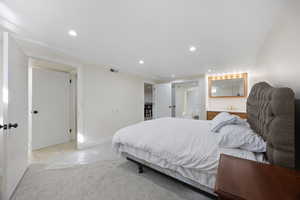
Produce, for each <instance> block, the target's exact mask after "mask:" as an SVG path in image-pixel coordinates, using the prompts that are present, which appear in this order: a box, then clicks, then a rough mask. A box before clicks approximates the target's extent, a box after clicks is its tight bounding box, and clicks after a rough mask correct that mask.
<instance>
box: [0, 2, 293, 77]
mask: <svg viewBox="0 0 300 200" xmlns="http://www.w3.org/2000/svg"><path fill="white" fill-rule="evenodd" d="M3 2H4V3H5V4H3V3H0V14H1V16H2V17H3V18H6V20H7V21H9V22H10V23H11V24H13V25H16V26H15V27H17V28H15V30H13V31H15V32H17V34H18V37H19V38H22V39H24V38H25V39H26V40H22V42H21V44H22V45H23V46H24V49H25V50H26V51H28V54H30V55H33V56H35V57H51V56H52V57H57V60H59V59H62V60H63V59H65V60H67V59H70V60H72V59H74V58H75V59H74V60H73V62H74V63H76V62H77V60H78V62H79V61H81V62H83V63H89V64H99V65H100V64H101V65H103V64H104V65H111V66H114V67H116V68H118V69H120V70H123V71H128V72H133V73H138V74H143V75H147V76H148V77H153V76H155V77H157V78H158V79H166V78H170V77H171V75H172V74H175V75H176V77H181V76H191V75H195V74H202V73H205V72H207V70H208V69H214V70H217V71H219V70H224V69H227V68H230V69H234V68H236V69H241V68H247V67H249V66H253V65H254V64H255V60H256V54H257V52H258V50H259V48H260V46H261V44H262V43H263V41H264V39H265V36H266V34H267V33H268V31H269V30H270V28H271V26H272V24H273V22H274V20H276V16H277V15H278V13H279V12H280V9H281V8H282V7H283V6H284V4H285V3H287V2H288V0H276V1H274V0H130V1H129V0H26V1H24V0H4V1H3ZM0 22H1V21H0ZM2 24H3V23H2ZM10 29H12V28H10ZM69 29H74V30H76V31H77V33H78V37H76V38H72V37H70V36H69V35H68V30H69ZM31 40H33V41H35V42H34V43H31ZM190 45H194V46H196V47H197V51H196V52H194V53H191V52H189V51H188V49H189V46H190ZM140 59H143V60H144V61H145V64H144V65H140V64H138V61H139V60H140Z"/></svg>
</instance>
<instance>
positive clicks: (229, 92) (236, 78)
mask: <svg viewBox="0 0 300 200" xmlns="http://www.w3.org/2000/svg"><path fill="white" fill-rule="evenodd" d="M209 93H210V94H209V96H210V98H218V97H245V96H246V95H247V74H246V73H244V74H240V75H227V76H225V77H224V76H222V77H209Z"/></svg>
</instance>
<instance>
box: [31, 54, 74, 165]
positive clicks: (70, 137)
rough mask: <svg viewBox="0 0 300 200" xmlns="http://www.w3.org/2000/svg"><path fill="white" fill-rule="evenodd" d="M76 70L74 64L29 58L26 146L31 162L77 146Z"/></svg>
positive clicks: (72, 149)
mask: <svg viewBox="0 0 300 200" xmlns="http://www.w3.org/2000/svg"><path fill="white" fill-rule="evenodd" d="M76 91H77V74H76V69H74V68H73V67H69V66H65V65H60V64H53V63H48V62H45V61H40V60H31V62H30V64H29V111H30V114H29V120H30V124H29V126H30V129H29V150H30V160H31V162H47V161H48V160H49V159H52V158H53V156H56V155H57V154H61V153H64V152H70V151H74V150H76V148H77V141H76V138H77V136H76V133H77V92H76Z"/></svg>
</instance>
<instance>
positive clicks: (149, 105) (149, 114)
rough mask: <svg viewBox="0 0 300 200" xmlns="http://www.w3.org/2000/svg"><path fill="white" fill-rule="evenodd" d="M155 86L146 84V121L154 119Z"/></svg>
mask: <svg viewBox="0 0 300 200" xmlns="http://www.w3.org/2000/svg"><path fill="white" fill-rule="evenodd" d="M153 90H154V88H153V85H152V84H150V83H144V120H145V121H146V120H151V119H153V105H154V104H153V102H154V97H153V94H154V92H153Z"/></svg>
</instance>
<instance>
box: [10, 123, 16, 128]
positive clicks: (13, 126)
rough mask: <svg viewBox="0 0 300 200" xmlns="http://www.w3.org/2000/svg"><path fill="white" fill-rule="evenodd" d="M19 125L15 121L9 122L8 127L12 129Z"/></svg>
mask: <svg viewBox="0 0 300 200" xmlns="http://www.w3.org/2000/svg"><path fill="white" fill-rule="evenodd" d="M17 127H18V124H17V123H14V124H12V123H9V124H8V128H9V129H11V128H17Z"/></svg>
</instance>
